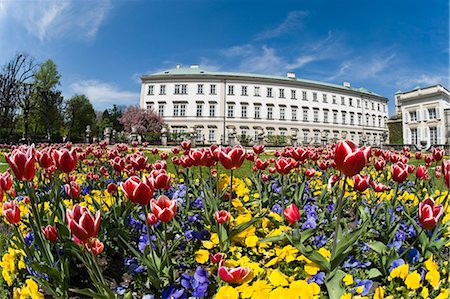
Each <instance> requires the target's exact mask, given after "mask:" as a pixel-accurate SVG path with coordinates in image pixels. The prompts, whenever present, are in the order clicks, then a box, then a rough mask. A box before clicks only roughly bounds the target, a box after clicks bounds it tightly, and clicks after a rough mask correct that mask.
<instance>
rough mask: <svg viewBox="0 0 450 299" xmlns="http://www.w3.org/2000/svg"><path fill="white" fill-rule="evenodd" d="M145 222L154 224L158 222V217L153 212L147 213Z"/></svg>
mask: <svg viewBox="0 0 450 299" xmlns="http://www.w3.org/2000/svg"><path fill="white" fill-rule="evenodd" d="M147 223H148V224H150V225H155V224H156V223H158V217H156V216H155V214H152V213H148V215H147Z"/></svg>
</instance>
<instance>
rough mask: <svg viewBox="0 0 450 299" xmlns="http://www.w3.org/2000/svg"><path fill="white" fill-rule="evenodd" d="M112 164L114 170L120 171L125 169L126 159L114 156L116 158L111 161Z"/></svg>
mask: <svg viewBox="0 0 450 299" xmlns="http://www.w3.org/2000/svg"><path fill="white" fill-rule="evenodd" d="M110 164H111V166H112V167H113V169H114V171H116V172H118V173H120V172H122V171H123V170H124V169H125V159H124V158H122V157H119V156H117V157H114V160H111V161H110Z"/></svg>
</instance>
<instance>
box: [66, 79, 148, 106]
mask: <svg viewBox="0 0 450 299" xmlns="http://www.w3.org/2000/svg"><path fill="white" fill-rule="evenodd" d="M69 89H70V91H71V93H72V95H73V94H84V95H86V96H87V97H88V98H89V100H91V102H92V105H93V106H94V108H95V109H100V110H103V109H107V108H110V107H111V106H112V105H113V104H116V105H127V106H129V105H136V104H138V103H139V97H140V93H138V92H131V91H125V90H120V88H119V87H118V86H116V85H115V84H110V83H105V82H100V81H97V80H81V81H77V82H74V83H72V84H70V86H69Z"/></svg>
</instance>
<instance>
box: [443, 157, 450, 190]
mask: <svg viewBox="0 0 450 299" xmlns="http://www.w3.org/2000/svg"><path fill="white" fill-rule="evenodd" d="M441 171H442V173H443V175H444V184H445V186H447V189H450V160H446V161H442V167H441Z"/></svg>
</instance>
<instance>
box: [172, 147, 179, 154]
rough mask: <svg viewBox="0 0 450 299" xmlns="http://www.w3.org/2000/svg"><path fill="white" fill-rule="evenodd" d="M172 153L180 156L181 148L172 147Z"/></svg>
mask: <svg viewBox="0 0 450 299" xmlns="http://www.w3.org/2000/svg"><path fill="white" fill-rule="evenodd" d="M171 151H172V153H173V154H174V155H176V154H178V153H179V152H180V148H179V147H177V146H175V147H172V149H171Z"/></svg>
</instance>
